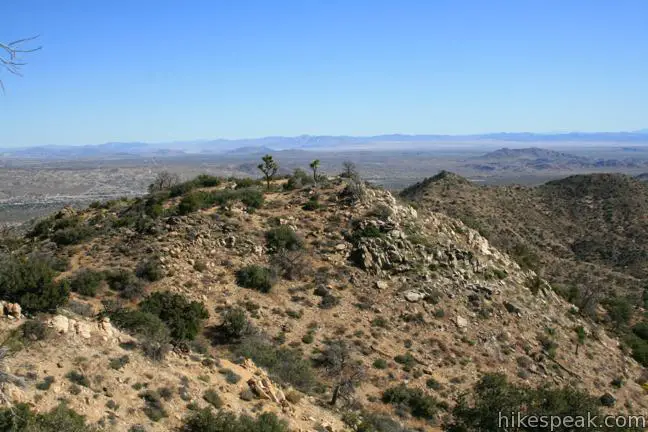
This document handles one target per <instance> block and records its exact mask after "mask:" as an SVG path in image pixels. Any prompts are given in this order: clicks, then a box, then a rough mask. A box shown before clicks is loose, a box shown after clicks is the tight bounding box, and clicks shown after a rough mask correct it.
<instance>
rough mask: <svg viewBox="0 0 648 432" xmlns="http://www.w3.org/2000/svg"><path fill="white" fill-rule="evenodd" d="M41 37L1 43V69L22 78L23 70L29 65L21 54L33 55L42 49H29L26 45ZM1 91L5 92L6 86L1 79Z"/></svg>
mask: <svg viewBox="0 0 648 432" xmlns="http://www.w3.org/2000/svg"><path fill="white" fill-rule="evenodd" d="M38 37H39V36H38V35H37V36H32V37H28V38H23V39H18V40H15V41H13V42H9V43H3V42H0V69H4V70H6V71H8V72H9V73H11V74H13V75H18V76H22V73H21V68H22V67H23V66H25V65H26V64H27V63H25V62H24V61H22V59H21V58H20V55H21V54H25V53H32V52H34V51H38V50H40V49H41V48H42V47H41V46H38V47H35V48H27V47H26V44H28V43H29V42H32V41H33V40H35V39H37V38H38ZM0 89H2V91H3V92H4V84H3V82H2V80H1V79H0Z"/></svg>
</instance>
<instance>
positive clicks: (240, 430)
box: [182, 408, 289, 432]
mask: <svg viewBox="0 0 648 432" xmlns="http://www.w3.org/2000/svg"><path fill="white" fill-rule="evenodd" d="M288 430H289V429H288V424H287V423H286V422H285V421H283V420H280V419H279V418H278V417H277V416H276V415H275V414H274V413H263V414H261V415H259V416H258V417H257V418H256V419H254V418H252V417H248V416H245V415H242V416H240V417H237V416H236V414H233V413H231V412H228V411H223V410H221V411H218V412H217V413H214V412H213V411H212V410H211V409H209V408H206V409H202V410H199V411H196V412H193V413H191V414H190V415H189V416H188V417H187V418H186V419H185V422H184V425H183V427H182V431H183V432H288Z"/></svg>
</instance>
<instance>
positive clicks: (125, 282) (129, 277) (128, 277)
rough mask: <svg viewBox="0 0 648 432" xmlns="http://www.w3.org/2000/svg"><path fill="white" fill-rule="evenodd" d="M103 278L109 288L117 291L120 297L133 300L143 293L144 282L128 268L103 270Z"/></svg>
mask: <svg viewBox="0 0 648 432" xmlns="http://www.w3.org/2000/svg"><path fill="white" fill-rule="evenodd" d="M105 278H106V282H107V283H108V286H109V287H110V289H111V290H113V291H118V292H119V295H120V297H122V298H125V299H127V300H133V299H136V298H139V297H141V296H142V294H144V283H143V282H142V280H141V279H139V278H138V277H137V276H135V273H133V272H132V271H130V270H126V269H123V268H119V269H111V270H108V271H106V272H105Z"/></svg>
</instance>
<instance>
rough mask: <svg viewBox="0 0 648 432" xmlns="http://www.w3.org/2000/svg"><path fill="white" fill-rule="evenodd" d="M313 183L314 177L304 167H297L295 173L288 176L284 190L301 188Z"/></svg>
mask: <svg viewBox="0 0 648 432" xmlns="http://www.w3.org/2000/svg"><path fill="white" fill-rule="evenodd" d="M311 184H313V177H311V176H310V175H308V173H307V172H306V171H304V170H303V169H301V168H297V169H295V171H294V172H293V175H291V176H290V177H289V178H288V181H287V182H286V183H285V184H284V190H287V191H290V190H295V189H300V188H302V187H304V186H308V185H311Z"/></svg>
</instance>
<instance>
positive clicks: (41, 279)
mask: <svg viewBox="0 0 648 432" xmlns="http://www.w3.org/2000/svg"><path fill="white" fill-rule="evenodd" d="M55 276H56V271H55V270H54V269H53V268H52V267H51V261H49V260H47V259H45V258H43V257H38V256H29V257H13V258H9V259H6V260H5V261H3V262H0V298H2V299H4V300H8V301H10V302H14V303H19V304H20V305H21V306H22V308H23V310H25V311H27V312H51V311H54V310H56V308H57V307H59V306H62V305H64V304H65V303H66V302H67V300H68V298H69V295H70V288H69V283H68V282H67V281H62V282H56V281H55V280H54V277H55Z"/></svg>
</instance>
